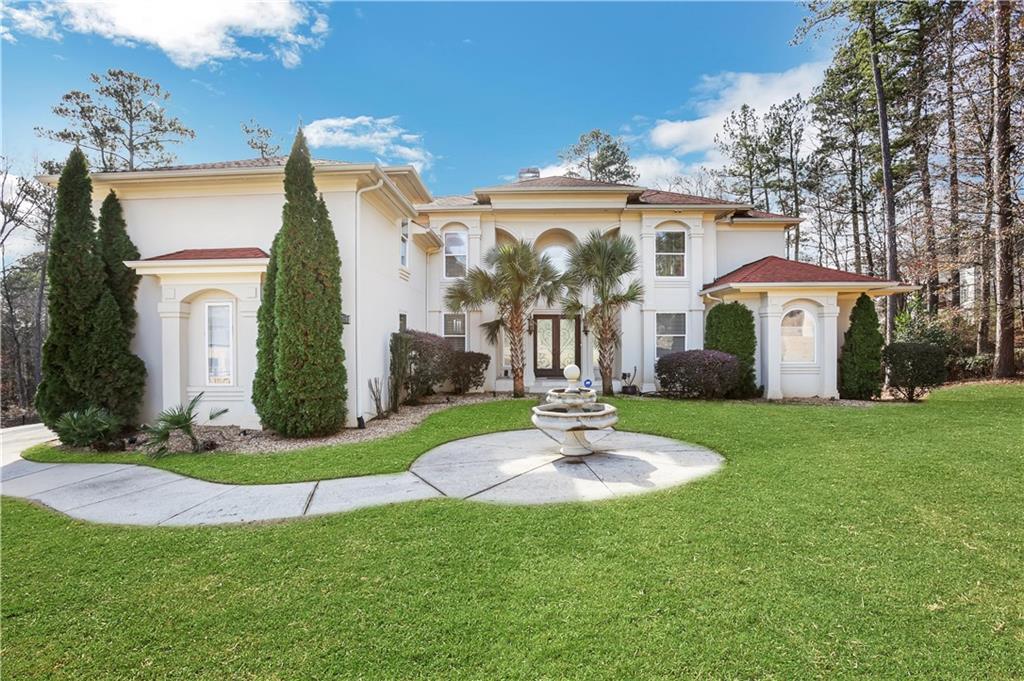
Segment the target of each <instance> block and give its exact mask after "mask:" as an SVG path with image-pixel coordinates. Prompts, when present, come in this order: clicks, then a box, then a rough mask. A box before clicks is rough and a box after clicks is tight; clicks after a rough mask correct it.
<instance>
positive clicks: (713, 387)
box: [654, 350, 742, 400]
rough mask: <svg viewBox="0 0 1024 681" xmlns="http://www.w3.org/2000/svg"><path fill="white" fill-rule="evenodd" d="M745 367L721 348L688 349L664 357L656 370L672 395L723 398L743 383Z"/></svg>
mask: <svg viewBox="0 0 1024 681" xmlns="http://www.w3.org/2000/svg"><path fill="white" fill-rule="evenodd" d="M741 371H742V367H741V366H740V361H739V360H738V359H737V358H736V357H735V356H734V355H730V354H729V353H726V352H721V351H719V350H686V351H683V352H673V353H671V354H669V355H665V356H664V357H662V358H660V359H659V360H658V362H657V364H656V365H655V367H654V373H655V374H656V375H657V377H658V383H659V384H660V385H661V392H663V393H665V394H666V395H668V396H670V397H692V398H699V399H709V400H713V399H721V398H723V397H725V396H726V395H728V394H730V393H731V392H732V391H733V390H735V389H736V386H737V385H739V381H740V377H741Z"/></svg>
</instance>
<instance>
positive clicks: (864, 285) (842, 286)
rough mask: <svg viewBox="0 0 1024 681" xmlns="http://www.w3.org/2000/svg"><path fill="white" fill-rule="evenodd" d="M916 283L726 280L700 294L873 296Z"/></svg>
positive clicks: (910, 288)
mask: <svg viewBox="0 0 1024 681" xmlns="http://www.w3.org/2000/svg"><path fill="white" fill-rule="evenodd" d="M920 288H921V287H920V286H918V285H916V284H905V283H903V282H899V281H781V282H742V281H740V282H727V283H724V284H719V285H717V286H709V287H707V288H705V289H702V290H701V292H700V295H702V296H704V295H711V294H717V293H729V292H731V291H735V292H737V293H763V292H770V291H776V290H780V289H818V290H820V289H835V290H840V291H863V292H864V293H868V292H870V293H871V294H873V295H875V296H888V295H893V294H896V293H910V292H913V291H917V290H919V289H920Z"/></svg>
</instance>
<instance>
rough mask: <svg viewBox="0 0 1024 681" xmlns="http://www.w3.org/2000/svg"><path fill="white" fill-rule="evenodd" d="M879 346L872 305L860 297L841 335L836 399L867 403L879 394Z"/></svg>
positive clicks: (873, 306)
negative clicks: (844, 331)
mask: <svg viewBox="0 0 1024 681" xmlns="http://www.w3.org/2000/svg"><path fill="white" fill-rule="evenodd" d="M882 345H884V339H883V338H882V332H881V331H880V330H879V328H878V313H877V312H875V304H874V302H872V300H871V298H869V297H868V296H867V295H866V294H863V293H862V294H860V297H859V298H857V303H856V304H855V305H854V306H853V311H852V312H851V313H850V328H849V329H847V330H846V333H845V334H843V354H842V355H841V356H840V358H839V395H840V396H841V397H843V398H845V399H849V400H869V399H871V398H872V397H878V396H879V395H880V394H881V393H882Z"/></svg>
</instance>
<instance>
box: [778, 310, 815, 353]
mask: <svg viewBox="0 0 1024 681" xmlns="http://www.w3.org/2000/svg"><path fill="white" fill-rule="evenodd" d="M814 347H815V342H814V319H813V318H812V317H811V315H810V314H809V313H808V312H807V311H806V310H799V309H797V310H790V311H789V312H787V313H786V314H785V315H783V317H782V361H783V362H799V363H804V364H810V363H813V362H814V361H815V358H814V355H815V352H814Z"/></svg>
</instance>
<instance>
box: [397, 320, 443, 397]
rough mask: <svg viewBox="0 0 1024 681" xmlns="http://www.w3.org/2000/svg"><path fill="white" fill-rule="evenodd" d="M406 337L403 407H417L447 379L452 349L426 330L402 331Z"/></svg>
mask: <svg viewBox="0 0 1024 681" xmlns="http://www.w3.org/2000/svg"><path fill="white" fill-rule="evenodd" d="M405 334H406V335H407V336H408V337H409V373H408V376H407V377H406V379H405V390H406V395H407V397H406V404H417V403H419V401H420V400H421V399H423V398H424V397H426V396H427V395H432V394H434V390H435V389H436V388H437V387H438V386H439V385H441V384H442V383H444V382H445V381H447V380H448V378H449V368H450V366H451V357H452V346H451V345H449V344H448V341H447V340H445V339H444V338H442V337H441V336H438V335H436V334H433V333H427V332H426V331H406V332H405Z"/></svg>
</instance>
